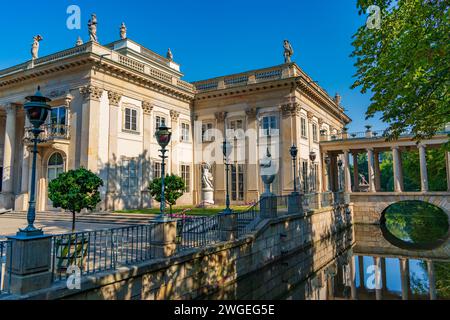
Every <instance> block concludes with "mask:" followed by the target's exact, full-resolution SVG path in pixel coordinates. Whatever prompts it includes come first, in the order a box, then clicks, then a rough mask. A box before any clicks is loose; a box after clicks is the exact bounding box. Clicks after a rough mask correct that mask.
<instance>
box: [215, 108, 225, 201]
mask: <svg viewBox="0 0 450 320" xmlns="http://www.w3.org/2000/svg"><path fill="white" fill-rule="evenodd" d="M215 117H216V128H217V131H216V132H221V133H222V137H215V142H214V143H217V144H219V146H217V147H216V148H215V151H216V155H215V156H216V159H217V162H216V168H215V177H214V180H215V190H214V197H215V199H214V202H215V203H216V204H225V193H226V180H225V174H226V171H225V164H224V163H223V153H222V143H223V139H224V138H225V129H226V128H225V119H226V117H227V113H226V112H217V113H216V114H215Z"/></svg>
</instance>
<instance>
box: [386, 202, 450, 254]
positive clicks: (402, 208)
mask: <svg viewBox="0 0 450 320" xmlns="http://www.w3.org/2000/svg"><path fill="white" fill-rule="evenodd" d="M381 226H382V230H383V231H384V234H385V238H386V239H387V240H388V241H390V242H392V243H393V244H394V245H396V246H399V247H405V248H409V249H433V248H436V247H438V246H440V245H441V244H442V243H444V242H445V241H446V238H447V234H448V229H449V225H448V217H447V214H446V213H445V212H444V211H443V210H442V209H440V208H438V207H436V206H434V205H432V204H429V203H426V202H422V201H402V202H398V203H395V204H393V205H391V206H389V207H388V208H387V209H386V210H385V212H384V215H383V219H382V221H381Z"/></svg>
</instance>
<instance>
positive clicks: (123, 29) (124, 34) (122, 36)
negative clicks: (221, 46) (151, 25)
mask: <svg viewBox="0 0 450 320" xmlns="http://www.w3.org/2000/svg"><path fill="white" fill-rule="evenodd" d="M126 38H127V26H126V25H125V22H122V25H121V26H120V39H122V40H124V39H126Z"/></svg>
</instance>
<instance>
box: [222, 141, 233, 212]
mask: <svg viewBox="0 0 450 320" xmlns="http://www.w3.org/2000/svg"><path fill="white" fill-rule="evenodd" d="M231 151H232V145H231V143H229V142H228V141H227V139H226V138H225V140H223V145H222V152H223V162H224V164H225V183H226V198H225V205H226V208H225V210H224V212H223V213H224V214H231V213H232V212H233V211H232V210H231V209H230V190H229V183H228V176H229V173H230V169H229V163H228V158H229V157H230V155H231Z"/></svg>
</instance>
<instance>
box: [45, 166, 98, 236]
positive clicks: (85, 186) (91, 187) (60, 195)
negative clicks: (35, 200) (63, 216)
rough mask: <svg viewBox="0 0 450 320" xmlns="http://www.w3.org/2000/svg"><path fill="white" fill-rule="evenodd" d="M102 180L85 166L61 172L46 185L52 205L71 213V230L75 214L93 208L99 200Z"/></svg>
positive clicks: (73, 226) (73, 225)
mask: <svg viewBox="0 0 450 320" xmlns="http://www.w3.org/2000/svg"><path fill="white" fill-rule="evenodd" d="M101 186H103V180H102V179H100V178H99V177H97V175H95V174H94V173H93V172H92V171H90V170H87V169H85V168H80V169H77V170H70V171H68V172H65V173H61V174H60V175H59V176H58V177H57V178H56V179H54V180H52V181H51V182H50V183H49V185H48V197H49V198H50V200H51V201H52V202H53V207H55V208H62V209H64V210H66V211H69V212H71V213H72V231H75V218H76V214H77V213H80V212H81V210H83V209H88V210H93V209H95V207H96V206H97V204H98V203H99V202H100V201H101V199H100V192H99V188H100V187H101Z"/></svg>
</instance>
